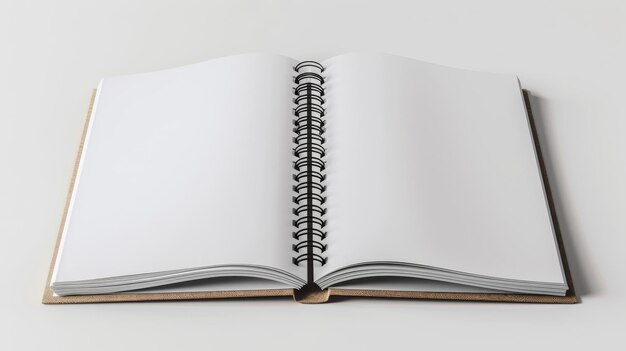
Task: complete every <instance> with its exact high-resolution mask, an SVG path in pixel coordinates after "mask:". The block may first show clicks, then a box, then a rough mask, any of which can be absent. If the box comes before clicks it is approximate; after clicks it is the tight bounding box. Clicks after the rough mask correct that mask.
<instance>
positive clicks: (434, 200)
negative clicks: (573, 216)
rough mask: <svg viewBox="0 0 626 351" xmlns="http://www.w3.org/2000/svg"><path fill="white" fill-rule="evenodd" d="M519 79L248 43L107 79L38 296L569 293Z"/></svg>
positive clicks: (539, 297)
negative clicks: (190, 61) (309, 57)
mask: <svg viewBox="0 0 626 351" xmlns="http://www.w3.org/2000/svg"><path fill="white" fill-rule="evenodd" d="M529 106H530V105H529V103H528V95H527V94H526V93H525V92H524V91H522V89H521V88H520V84H519V82H518V80H517V78H516V77H515V76H509V75H501V74H492V73H480V72H473V71H467V70H460V69H454V68H449V67H444V66H439V65H434V64H430V63H425V62H422V61H417V60H412V59H408V58H402V57H397V56H392V55H384V54H346V55H341V56H336V57H333V58H330V59H328V60H326V61H322V62H315V61H297V60H294V59H292V58H288V57H284V56H278V55H269V54H246V55H237V56H230V57H224V58H219V59H215V60H211V61H206V62H202V63H198V64H194V65H189V66H184V67H179V68H174V69H169V70H164V71H158V72H151V73H143V74H136V75H129V76H120V77H113V78H107V79H104V80H102V81H101V83H100V84H99V86H98V88H97V90H96V92H95V94H94V98H93V100H92V104H91V107H90V110H89V114H88V118H87V122H86V125H85V131H84V135H83V139H82V141H81V144H80V145H81V146H80V150H79V155H78V159H77V162H76V168H75V171H74V176H73V179H72V182H71V186H70V191H69V195H68V200H67V205H66V210H65V213H64V217H63V221H62V224H61V228H60V232H59V239H58V242H57V246H56V249H55V253H54V256H53V260H52V265H51V270H50V275H49V278H48V283H47V285H46V291H45V293H44V299H43V302H44V303H81V302H114V301H146V300H178V299H181V300H182V299H209V298H231V297H261V296H294V297H295V298H296V300H298V301H300V302H311V303H314V302H325V301H328V300H329V299H330V298H332V297H333V296H368V297H400V298H418V299H419V298H422V299H424V298H426V299H452V300H481V301H512V302H543V303H574V302H576V295H575V294H574V290H573V286H572V282H571V277H570V274H569V270H568V267H567V260H566V257H565V252H564V250H563V243H562V241H561V237H560V233H559V228H558V223H557V221H556V217H555V214H554V207H553V204H552V199H551V196H550V192H549V186H548V184H547V179H546V177H545V170H544V166H543V161H542V159H541V153H540V149H539V145H538V143H537V138H536V133H535V128H534V124H533V120H532V116H531V115H530V109H529Z"/></svg>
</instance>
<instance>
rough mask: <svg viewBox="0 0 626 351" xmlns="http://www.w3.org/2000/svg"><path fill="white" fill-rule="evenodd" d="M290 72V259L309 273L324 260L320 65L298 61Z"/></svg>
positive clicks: (323, 125) (323, 140)
mask: <svg viewBox="0 0 626 351" xmlns="http://www.w3.org/2000/svg"><path fill="white" fill-rule="evenodd" d="M294 71H295V76H294V83H295V87H294V89H293V93H294V98H293V103H294V109H293V115H294V119H293V125H294V128H293V132H294V134H295V136H294V137H293V143H294V148H293V157H294V161H293V169H294V174H293V180H294V185H293V192H294V193H295V195H294V196H293V203H294V207H293V210H292V212H293V215H294V219H293V221H292V224H293V226H294V228H295V229H294V232H293V239H294V240H295V241H296V243H295V244H293V245H292V250H293V251H294V252H295V255H294V257H293V258H292V261H293V263H294V264H295V265H300V263H302V262H306V264H307V267H308V271H309V274H310V275H311V274H312V272H313V269H312V268H313V264H314V262H318V263H319V264H321V265H324V264H326V260H327V258H326V257H325V256H324V252H325V251H326V249H327V246H326V244H324V243H323V241H324V239H326V232H325V231H324V228H325V227H326V220H325V219H324V216H325V214H326V208H325V207H324V204H325V203H326V196H325V195H324V193H325V192H326V186H325V185H324V182H325V180H326V174H325V173H324V170H325V168H326V167H325V166H326V162H325V161H324V159H325V156H326V149H325V148H324V143H325V141H326V139H325V138H324V132H325V125H326V121H325V112H326V111H325V109H324V102H325V100H324V77H323V75H322V73H323V72H324V66H322V65H321V64H320V63H318V62H315V61H302V62H300V63H298V64H297V65H296V66H295V67H294ZM309 278H310V277H309ZM309 280H310V279H309Z"/></svg>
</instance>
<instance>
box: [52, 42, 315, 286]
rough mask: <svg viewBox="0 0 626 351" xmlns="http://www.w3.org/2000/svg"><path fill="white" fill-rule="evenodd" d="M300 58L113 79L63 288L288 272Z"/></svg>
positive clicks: (98, 108) (86, 160) (66, 254)
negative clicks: (232, 270)
mask: <svg viewBox="0 0 626 351" xmlns="http://www.w3.org/2000/svg"><path fill="white" fill-rule="evenodd" d="M295 63H296V62H295V61H294V60H292V59H289V58H286V57H281V56H274V55H264V54H249V55H239V56H232V57H225V58H220V59H216V60H212V61H207V62H203V63H199V64H194V65H190V66H185V67H180V68H176V69H170V70H165V71H159V72H153V73H146V74H138V75H130V76H123V77H115V78H110V79H105V80H104V81H103V82H102V83H101V85H100V87H99V89H98V95H97V100H96V105H95V110H94V112H93V115H92V119H91V125H90V127H89V131H88V137H87V142H86V149H85V152H84V155H83V159H82V162H81V167H80V171H79V176H78V181H77V184H76V187H75V189H74V190H75V191H74V198H73V199H72V201H71V208H70V212H69V221H68V222H67V225H66V227H65V229H64V236H63V241H62V247H61V251H60V256H59V260H58V262H57V263H58V264H57V270H56V272H55V278H54V280H55V281H59V280H61V281H72V280H82V279H93V278H100V277H111V276H120V275H128V274H137V273H145V272H159V271H166V270H174V269H184V268H195V267H203V266H213V265H225V264H250V265H263V266H270V267H275V268H279V269H282V270H285V271H288V272H291V273H293V274H296V275H298V276H300V277H306V272H305V271H304V268H298V267H296V266H295V265H293V264H292V263H291V256H292V252H291V246H290V244H291V241H290V238H291V236H290V234H291V229H292V228H291V208H292V203H291V196H292V191H291V174H292V169H291V161H292V159H291V148H292V144H291V143H292V141H291V137H292V132H291V128H292V126H291V121H292V112H291V109H292V102H291V99H292V91H291V89H292V83H291V81H292V75H293V74H292V72H293V69H292V67H293V65H294V64H295Z"/></svg>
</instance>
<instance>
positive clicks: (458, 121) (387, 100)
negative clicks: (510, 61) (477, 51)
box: [315, 54, 564, 284]
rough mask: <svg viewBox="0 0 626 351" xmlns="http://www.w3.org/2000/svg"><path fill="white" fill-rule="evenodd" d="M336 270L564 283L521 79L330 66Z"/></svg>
mask: <svg viewBox="0 0 626 351" xmlns="http://www.w3.org/2000/svg"><path fill="white" fill-rule="evenodd" d="M324 64H325V66H326V67H327V69H326V71H325V72H326V75H327V76H328V79H327V81H326V92H325V94H326V99H327V105H325V108H326V109H327V117H326V120H327V140H328V142H327V144H326V145H325V146H326V147H327V148H328V155H327V163H328V168H327V174H328V176H327V178H328V180H327V182H326V184H327V186H328V190H327V195H328V202H327V209H328V213H327V215H326V219H327V220H328V227H327V230H328V233H329V235H328V239H327V241H326V243H327V244H328V257H329V260H328V263H327V264H326V265H324V266H323V267H321V268H319V269H316V271H315V272H316V280H318V277H323V276H325V275H327V274H332V272H333V271H336V270H338V269H341V268H345V267H347V266H351V265H355V264H361V263H364V262H369V263H375V262H378V263H380V262H403V263H409V264H417V265H423V266H428V267H435V268H441V269H445V270H451V271H455V272H462V273H468V274H474V275H480V276H487V277H490V278H501V279H502V280H507V279H514V280H521V281H535V282H545V283H560V284H562V283H564V277H563V273H562V270H561V264H560V261H559V255H558V249H557V248H556V242H555V239H554V234H553V231H552V226H551V223H550V216H549V212H548V206H547V205H546V199H545V196H544V191H543V189H542V185H541V176H540V173H539V167H538V165H537V159H536V157H535V150H534V148H533V144H532V136H531V132H530V128H529V126H528V121H527V118H526V110H525V108H524V101H523V98H522V92H521V91H520V88H519V84H518V81H517V78H516V77H515V76H514V75H503V74H491V73H483V72H472V71H467V70H459V69H454V68H449V67H443V66H439V65H433V64H428V63H424V62H421V61H417V60H411V59H406V58H401V57H398V56H392V55H379V54H347V55H341V56H338V57H336V58H332V59H330V60H328V61H326V62H325V63H324Z"/></svg>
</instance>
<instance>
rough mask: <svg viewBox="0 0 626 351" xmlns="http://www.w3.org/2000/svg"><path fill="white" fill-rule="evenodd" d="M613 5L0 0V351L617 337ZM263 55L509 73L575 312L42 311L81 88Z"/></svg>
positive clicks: (558, 343)
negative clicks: (527, 97) (542, 172)
mask: <svg viewBox="0 0 626 351" xmlns="http://www.w3.org/2000/svg"><path fill="white" fill-rule="evenodd" d="M625 4H626V3H624V2H622V1H593V2H592V1H588V2H582V1H559V2H556V1H529V0H525V1H512V2H505V1H491V2H488V1H473V2H470V1H457V2H450V1H432V2H428V3H426V2H417V1H411V2H409V1H407V2H397V1H380V2H378V3H366V2H364V1H352V2H347V1H319V0H316V1H282V2H279V1H256V2H253V1H249V2H242V1H220V2H208V1H207V2H204V1H197V2H183V1H106V2H104V1H103V2H93V1H75V2H67V1H58V2H54V3H53V2H43V1H42V2H28V1H13V2H8V1H4V2H2V3H0V235H1V242H0V260H1V261H0V270H1V271H0V272H1V274H0V284H1V288H0V348H2V349H7V350H12V349H26V348H28V349H36V348H40V349H43V348H46V349H65V350H67V349H73V348H75V349H85V348H90V347H94V348H98V349H116V348H121V349H127V348H130V347H133V348H138V349H141V348H144V347H146V346H149V347H151V348H153V349H175V348H178V347H181V346H187V347H195V348H216V349H218V348H217V347H218V346H220V347H222V348H224V347H229V346H232V347H237V348H243V347H245V346H249V347H258V348H261V347H263V346H264V347H274V348H295V347H297V348H302V349H320V348H327V347H332V346H342V347H344V348H346V347H359V348H370V347H371V348H385V347H388V346H398V347H400V346H404V347H407V348H409V347H410V348H412V349H432V348H438V347H443V346H446V347H456V348H465V347H467V346H477V347H481V348H507V349H535V348H542V346H549V347H552V348H556V349H560V348H562V347H565V346H571V347H573V348H587V347H596V346H598V345H602V344H606V345H609V344H615V343H618V344H622V345H621V346H622V347H623V346H624V343H625V342H624V339H623V337H624V336H623V333H624V331H626V316H625V311H626V308H625V307H626V302H624V301H625V300H626V294H625V293H626V286H625V285H626V284H625V283H626V281H625V278H624V276H625V275H626V270H625V267H626V255H625V254H624V250H626V230H625V229H626V204H625V201H626V159H625V155H624V154H625V151H626V104H624V101H625V98H626V88H624V80H625V79H626V74H625V73H626V69H625V68H624V67H625V66H624V65H625V64H626V5H625ZM251 51H264V52H272V53H280V54H285V55H288V56H293V57H295V58H300V59H320V60H321V59H324V58H327V57H330V56H332V55H335V54H339V53H344V52H350V51H382V52H387V53H392V54H399V55H404V56H409V57H413V58H417V59H422V60H426V61H431V62H435V63H440V64H445V65H450V66H456V67H461V68H468V69H476V70H485V71H495V72H505V73H514V74H517V75H519V77H520V80H521V81H522V84H523V85H524V87H525V88H527V89H530V90H531V91H532V92H533V93H534V94H535V95H536V96H537V97H538V98H537V99H536V100H535V101H534V106H533V107H534V109H535V111H536V117H537V119H538V123H539V128H540V133H541V140H542V141H543V144H544V148H545V152H546V158H547V163H548V167H549V176H550V179H551V181H552V183H553V187H554V189H553V190H554V192H555V198H556V201H557V206H558V213H559V215H560V220H561V222H562V223H561V224H562V227H563V232H564V236H565V241H566V248H567V253H568V255H569V256H570V261H571V268H572V270H573V273H574V282H575V286H576V289H577V291H578V293H579V294H580V295H581V298H582V303H581V304H578V305H574V306H555V305H547V306H544V305H516V304H490V303H458V302H456V303H455V302H433V301H397V300H356V299H352V300H342V301H339V302H337V303H331V304H326V305H315V306H305V305H300V304H296V303H293V302H291V301H289V300H281V299H278V300H271V299H270V300H251V301H236V300H228V301H209V302H182V303H135V304H107V305H79V306H44V305H41V303H40V300H41V294H42V291H43V287H44V281H45V279H46V274H47V271H48V264H49V261H50V257H51V254H52V249H53V246H54V242H55V238H56V234H57V228H58V225H59V223H60V220H61V214H62V211H63V206H64V201H65V195H66V191H67V187H68V185H69V181H70V176H71V172H72V166H73V163H74V158H75V153H76V149H77V146H78V142H79V139H80V133H81V129H82V126H83V122H84V118H85V111H86V109H87V104H88V100H89V97H90V94H91V89H92V88H94V87H95V86H96V84H97V82H98V80H99V79H100V78H102V77H106V76H110V75H118V74H126V73H137V72H144V71H150V70H157V69H163V68H168V67H174V66H178V65H183V64H188V63H194V62H198V61H203V60H207V59H210V58H214V57H219V56H224V55H230V54H235V53H242V52H251Z"/></svg>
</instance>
